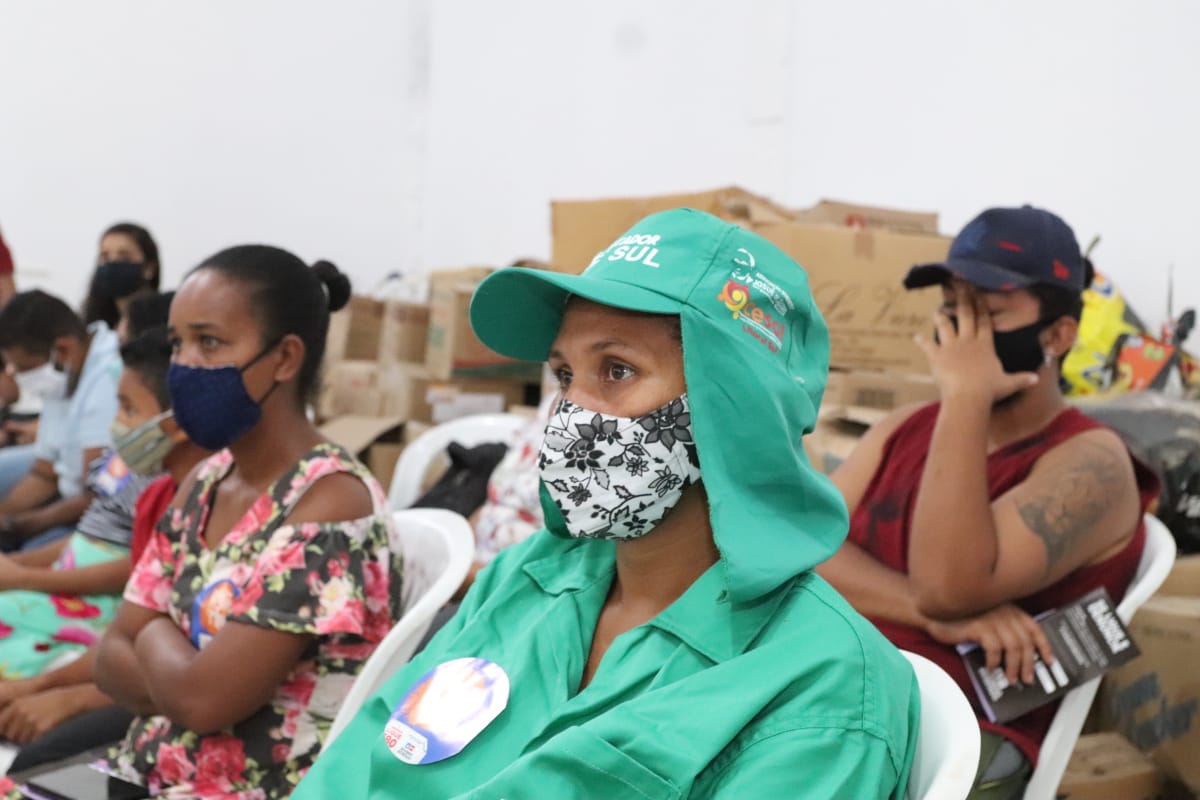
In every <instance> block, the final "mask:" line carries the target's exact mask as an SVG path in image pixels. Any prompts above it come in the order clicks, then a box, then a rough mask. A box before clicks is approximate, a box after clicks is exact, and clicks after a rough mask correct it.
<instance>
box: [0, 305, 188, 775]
mask: <svg viewBox="0 0 1200 800" xmlns="http://www.w3.org/2000/svg"><path fill="white" fill-rule="evenodd" d="M121 357H122V359H123V360H124V362H125V370H124V372H123V373H122V374H121V383H120V401H121V411H120V414H119V416H118V421H117V423H116V424H114V429H115V430H114V434H116V435H115V436H114V438H115V439H116V446H117V452H118V455H120V456H121V457H122V459H123V460H124V461H125V462H126V463H127V464H129V466H130V469H131V470H133V471H135V472H138V473H141V474H143V475H144V476H145V477H143V478H141V479H139V484H140V483H144V482H145V481H146V480H148V478H149V476H153V475H157V476H158V477H157V478H155V479H154V480H153V482H151V483H150V484H149V486H148V487H146V489H145V490H144V491H142V493H141V495H140V496H139V497H138V498H137V504H136V507H135V509H134V512H133V521H132V525H133V532H132V537H131V539H130V544H129V556H130V558H129V559H125V558H122V559H121V561H122V562H124V575H125V578H126V579H127V578H128V574H129V564H128V561H129V560H130V559H131V560H132V561H133V562H134V563H136V562H137V560H138V559H139V558H140V557H141V554H142V551H143V550H145V548H146V544H147V543H148V542H149V540H150V535H151V533H152V532H153V529H154V525H155V524H156V523H157V522H158V520H159V518H160V517H161V516H162V515H163V512H164V511H165V510H166V508H167V506H168V505H170V503H171V500H172V499H173V498H174V496H175V489H176V487H177V486H178V485H179V482H180V481H181V480H183V478H184V477H186V475H187V473H188V472H190V471H191V469H192V468H193V467H195V466H196V464H198V463H199V462H200V461H201V460H202V459H203V458H204V457H205V456H206V455H207V451H205V450H202V449H200V448H199V447H197V446H196V445H194V444H192V443H191V442H190V441H188V439H187V436H186V435H185V434H184V433H183V432H182V431H181V430H180V428H179V426H178V425H176V424H175V423H174V420H172V419H171V418H170V417H169V416H167V415H169V414H170V395H169V393H168V392H167V388H166V376H167V366H168V364H169V363H170V359H171V347H170V344H169V343H168V341H167V335H166V329H165V328H157V329H151V330H150V331H147V332H145V333H143V334H142V335H141V336H140V337H139V338H137V339H135V340H134V341H133V342H130V343H129V344H126V345H125V346H124V347H123V348H121ZM97 502H99V501H97ZM85 519H86V516H85ZM72 541H73V540H72ZM51 546H53V545H51ZM74 572H76V573H79V572H81V570H78V569H77V570H74ZM123 583H124V581H122V585H123ZM117 591H120V587H118V590H117ZM0 597H2V595H0ZM4 646H5V642H4V640H0V652H3V648H4ZM94 662H95V648H92V649H89V650H88V651H87V652H86V653H84V654H83V655H82V656H81V657H80V658H78V659H77V660H75V661H73V662H71V663H69V664H67V665H66V666H63V667H59V668H58V669H54V670H50V671H47V672H43V673H41V674H38V675H35V676H33V677H30V678H26V679H24V680H10V681H4V682H3V683H0V737H3V738H5V739H9V740H11V741H14V742H18V743H21V744H27V745H29V746H27V747H25V748H24V749H23V750H22V751H21V753H20V755H19V756H18V758H17V761H16V762H14V763H13V766H12V769H13V770H14V771H17V770H21V769H25V768H28V767H32V766H35V765H37V764H40V763H44V762H46V761H50V760H53V759H56V758H65V757H67V756H70V755H74V754H75V753H78V752H82V751H84V750H86V749H89V748H90V747H94V746H97V745H100V744H104V743H106V742H110V741H115V740H117V739H119V738H120V737H121V735H122V734H123V733H124V732H125V729H126V728H127V727H128V725H129V721H130V719H131V715H130V714H129V713H128V712H126V711H124V710H123V709H120V708H118V707H116V706H114V705H113V701H112V699H111V698H109V697H108V696H107V695H105V694H103V693H102V692H101V691H100V690H99V689H97V688H96V685H95V684H94V683H93V682H92V666H93V664H94ZM97 709H103V713H101V714H96V713H86V712H92V711H93V710H97ZM76 715H82V716H76ZM67 720H70V722H71V724H70V725H69V726H63V725H62V723H64V722H65V721H67ZM77 722H78V723H80V724H75V723H77ZM68 727H69V728H70V729H71V730H70V731H68V730H66V728H68ZM55 728H61V729H60V730H54V731H53V736H52V737H51V736H45V735H46V734H47V733H48V732H50V731H51V730H52V729H55ZM105 732H111V733H109V734H107V735H106V733H105ZM44 736H45V738H46V739H47V740H48V741H39V737H44ZM31 742H32V744H30V743H31Z"/></svg>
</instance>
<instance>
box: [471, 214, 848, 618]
mask: <svg viewBox="0 0 1200 800" xmlns="http://www.w3.org/2000/svg"><path fill="white" fill-rule="evenodd" d="M572 296H579V297H582V298H585V299H587V300H591V301H593V302H596V303H600V304H603V305H608V306H614V307H616V308H622V309H628V310H632V311H643V312H647V313H653V314H674V315H678V316H679V318H680V331H681V333H682V338H683V370H684V381H685V383H686V385H687V392H688V399H689V402H690V404H691V410H692V433H693V436H694V437H695V441H696V450H697V453H698V455H699V457H700V472H701V480H703V482H704V485H705V489H706V491H707V493H708V501H709V515H710V520H711V523H712V528H713V536H714V538H715V540H716V544H717V547H718V549H719V550H720V551H721V560H722V561H723V562H724V565H725V570H726V586H727V589H728V590H729V592H730V594H731V595H732V596H733V598H734V599H735V600H750V599H753V598H755V597H759V596H761V595H763V594H765V593H767V592H769V591H771V590H773V589H774V588H776V587H777V586H779V585H781V584H782V583H783V582H785V581H787V580H788V579H790V578H791V577H792V576H794V575H797V574H799V573H801V572H804V571H806V570H809V569H812V568H813V567H814V566H816V565H817V564H819V563H821V562H822V561H824V560H825V559H827V558H829V556H831V555H832V554H833V553H834V551H836V550H837V548H838V547H840V546H841V544H842V541H843V540H844V539H845V536H846V530H847V527H848V518H847V512H846V505H845V502H844V501H843V500H842V497H841V494H840V493H839V492H838V491H837V489H836V488H835V487H834V486H833V484H832V483H830V482H829V480H828V479H827V478H826V477H825V476H824V475H822V474H821V473H820V472H818V471H817V470H816V469H815V468H813V466H812V465H811V464H810V463H809V462H808V458H807V456H806V455H805V453H804V448H803V446H802V444H801V437H802V436H803V435H804V434H807V433H810V432H811V431H812V429H813V426H814V425H815V424H816V419H817V409H818V408H820V405H821V396H822V394H823V393H824V391H825V381H826V376H827V374H828V370H829V331H828V329H827V328H826V326H825V322H824V320H823V319H822V318H821V315H820V313H819V312H818V311H817V308H816V304H815V303H814V301H813V298H812V292H811V291H810V290H809V287H808V277H807V276H806V275H805V273H804V270H803V269H802V268H801V267H800V265H799V264H797V263H796V262H795V261H794V260H793V259H792V258H791V257H789V256H788V255H787V254H786V253H784V252H783V251H782V250H780V249H779V248H778V247H776V246H775V245H773V244H772V243H770V242H768V241H767V240H766V239H763V238H762V237H761V236H758V235H757V234H755V233H752V232H750V231H748V230H745V229H744V228H741V227H739V226H737V225H733V224H730V223H728V222H725V221H723V220H720V219H718V218H717V217H714V216H712V215H710V214H706V213H704V212H702V211H696V210H694V209H690V208H679V209H674V210H671V211H663V212H661V213H658V214H652V215H651V216H649V217H646V218H645V219H643V220H642V221H641V222H639V223H638V224H637V225H635V226H633V228H631V229H630V230H629V231H628V232H626V233H625V234H624V235H622V236H621V237H620V238H618V239H617V240H616V241H615V242H613V244H612V245H610V246H609V247H608V249H606V250H604V251H602V252H601V253H599V254H598V255H597V256H596V257H595V258H594V259H592V263H591V265H590V266H589V267H588V268H587V269H586V270H584V271H583V273H582V274H580V275H567V274H562V273H556V272H549V271H545V270H536V269H526V268H521V267H509V268H507V269H502V270H499V271H498V272H495V273H493V274H492V275H489V276H488V277H487V278H486V279H485V280H484V281H483V282H482V283H481V284H480V285H479V287H478V288H477V289H476V290H475V296H474V297H473V298H472V300H471V311H470V316H471V325H472V326H473V327H474V329H475V333H476V334H477V335H478V336H479V338H480V340H482V341H483V343H484V344H486V345H487V346H488V347H490V348H492V349H493V350H495V351H497V352H498V353H502V354H503V355H506V356H509V357H512V358H517V359H523V360H528V361H541V360H544V359H545V358H546V356H547V354H548V353H549V350H550V346H551V344H553V342H554V339H555V337H557V335H558V329H559V326H560V325H561V323H562V315H563V311H564V309H565V306H566V303H567V300H568V299H569V298H570V297H572Z"/></svg>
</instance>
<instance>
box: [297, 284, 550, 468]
mask: <svg viewBox="0 0 1200 800" xmlns="http://www.w3.org/2000/svg"><path fill="white" fill-rule="evenodd" d="M490 271H491V270H490V269H486V268H470V269H464V270H452V271H444V272H433V273H431V274H430V276H429V283H430V299H429V303H427V304H418V303H411V302H401V301H395V300H390V301H382V300H376V299H373V298H370V297H355V298H353V299H352V300H351V302H350V303H349V305H348V306H347V307H346V308H345V309H343V310H342V311H339V312H338V313H336V314H334V315H333V316H332V317H331V318H330V326H329V329H330V332H329V336H328V338H327V340H326V341H327V345H326V352H325V361H324V368H323V374H324V378H323V381H322V386H321V392H320V395H319V397H318V401H317V409H316V411H317V417H318V418H319V419H320V420H321V421H322V422H323V423H325V427H324V431H325V433H326V435H327V436H329V437H330V438H331V439H333V441H337V442H339V443H341V444H343V445H344V446H346V447H348V448H351V449H353V450H354V451H355V452H356V453H359V454H360V455H362V457H363V458H364V459H365V461H366V463H367V464H368V466H370V467H371V468H372V470H373V471H374V472H375V474H376V476H377V477H379V478H380V480H381V482H384V483H385V485H386V482H387V481H388V480H390V473H391V468H392V467H393V466H394V465H395V460H396V457H397V456H398V455H399V452H400V449H401V448H402V447H403V444H404V439H405V436H406V434H405V429H406V428H407V429H411V430H417V429H419V428H421V427H422V426H427V425H430V424H436V423H440V422H445V421H448V420H450V419H454V418H456V417H460V416H465V415H467V414H478V413H487V412H500V411H505V410H507V409H508V407H509V406H514V405H516V406H520V405H523V404H525V403H529V402H536V400H537V388H536V386H537V381H538V379H539V374H540V368H539V367H538V365H536V364H527V363H523V362H516V361H512V360H511V359H507V358H504V357H503V356H500V355H498V354H496V353H493V352H492V351H490V350H488V349H487V348H486V347H485V346H484V345H483V344H482V343H481V342H480V341H479V339H478V338H477V337H476V336H475V334H474V332H473V331H472V330H471V327H470V321H469V320H468V318H467V308H468V305H469V303H470V298H471V294H472V292H473V291H474V289H475V286H477V285H478V283H479V281H481V280H482V279H483V278H484V277H486V276H487V274H488V273H489V272H490Z"/></svg>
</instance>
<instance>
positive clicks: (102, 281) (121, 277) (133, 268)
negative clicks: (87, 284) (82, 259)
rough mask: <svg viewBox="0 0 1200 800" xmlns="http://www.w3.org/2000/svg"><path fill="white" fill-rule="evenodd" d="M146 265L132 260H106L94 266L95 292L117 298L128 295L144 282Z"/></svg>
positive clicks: (139, 287)
mask: <svg viewBox="0 0 1200 800" xmlns="http://www.w3.org/2000/svg"><path fill="white" fill-rule="evenodd" d="M145 269H146V267H145V265H144V264H137V263H135V262H133V261H106V262H105V263H103V264H101V265H100V266H98V267H96V277H95V281H94V283H93V287H94V288H95V291H96V293H97V294H100V295H104V296H105V297H110V298H112V299H114V300H115V299H117V298H119V297H128V296H129V295H131V294H133V293H134V292H136V291H137V290H138V289H141V288H142V286H144V285H145V283H146V278H145V276H144V275H143V272H144V271H145Z"/></svg>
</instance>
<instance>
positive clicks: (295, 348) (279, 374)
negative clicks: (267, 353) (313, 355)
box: [275, 333, 305, 383]
mask: <svg viewBox="0 0 1200 800" xmlns="http://www.w3.org/2000/svg"><path fill="white" fill-rule="evenodd" d="M304 354H305V348H304V342H303V341H301V340H300V337H299V336H297V335H296V334H294V333H289V334H288V335H287V336H285V337H283V339H282V340H281V341H280V342H279V356H278V358H279V360H278V362H277V363H276V365H275V380H276V381H278V382H279V383H286V382H287V381H290V380H292V379H293V378H295V377H296V376H297V375H299V374H300V368H301V367H302V366H304Z"/></svg>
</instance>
